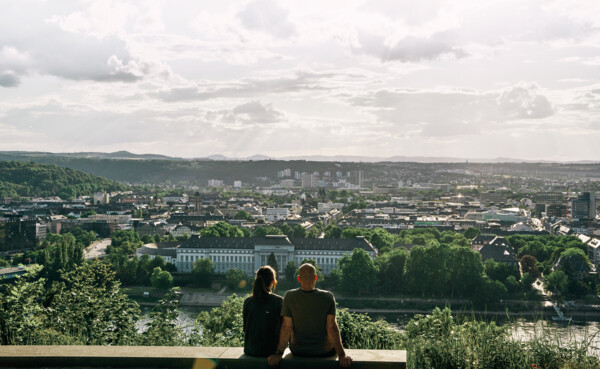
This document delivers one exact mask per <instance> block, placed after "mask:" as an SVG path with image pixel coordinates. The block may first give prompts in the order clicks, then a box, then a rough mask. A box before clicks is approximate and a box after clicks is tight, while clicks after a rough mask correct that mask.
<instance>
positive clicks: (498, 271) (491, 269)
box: [484, 259, 521, 283]
mask: <svg viewBox="0 0 600 369" xmlns="http://www.w3.org/2000/svg"><path fill="white" fill-rule="evenodd" d="M484 265H485V274H487V276H488V277H490V278H491V279H492V280H495V281H500V282H502V283H504V281H506V278H508V277H509V276H511V275H512V276H513V277H515V278H517V279H519V278H521V274H520V273H519V269H517V267H516V266H514V265H512V264H509V263H500V262H495V261H494V260H493V259H487V260H486V261H485V263H484Z"/></svg>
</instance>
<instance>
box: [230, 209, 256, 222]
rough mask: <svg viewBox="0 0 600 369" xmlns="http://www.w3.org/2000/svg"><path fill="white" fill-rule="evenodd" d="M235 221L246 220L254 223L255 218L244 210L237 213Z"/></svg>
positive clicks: (234, 217)
mask: <svg viewBox="0 0 600 369" xmlns="http://www.w3.org/2000/svg"><path fill="white" fill-rule="evenodd" d="M233 219H244V220H248V221H252V220H253V219H254V218H253V217H252V214H250V213H248V212H246V211H244V210H240V211H238V212H237V213H235V215H234V216H233Z"/></svg>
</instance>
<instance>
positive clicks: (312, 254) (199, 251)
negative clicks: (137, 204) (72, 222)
mask: <svg viewBox="0 0 600 369" xmlns="http://www.w3.org/2000/svg"><path fill="white" fill-rule="evenodd" d="M355 248H360V249H363V250H365V251H367V252H368V253H369V255H370V256H371V257H372V258H375V256H376V255H377V253H376V250H375V248H374V247H373V245H371V244H370V243H369V242H368V241H367V240H366V239H365V238H364V237H357V238H355V239H337V238H292V239H289V238H288V237H287V236H285V235H282V236H279V235H273V236H266V237H250V238H241V237H240V238H237V237H235V238H233V237H231V238H226V237H199V236H192V238H190V239H189V240H187V241H184V242H183V243H182V244H181V245H180V246H179V247H176V248H175V250H176V259H177V260H176V263H175V265H176V266H177V270H178V271H179V272H183V273H191V271H192V269H193V265H194V262H195V261H196V260H198V259H201V258H209V259H210V260H211V261H212V262H213V264H214V265H215V269H214V271H215V273H221V274H224V273H227V271H228V270H230V269H234V268H235V269H240V270H243V271H244V272H245V273H246V274H248V275H252V274H254V272H255V271H256V270H257V269H258V268H260V267H261V266H263V265H266V264H267V260H268V258H269V255H271V253H272V254H273V255H274V256H275V259H276V260H277V264H278V265H279V271H280V272H283V271H284V269H285V266H286V265H287V263H288V262H289V261H292V260H293V261H295V262H296V264H297V265H300V263H301V262H302V261H303V260H304V259H314V260H315V261H316V264H317V265H318V266H319V267H320V268H321V270H322V271H323V273H324V274H325V275H327V274H329V273H330V272H331V270H333V269H334V268H335V266H336V265H337V261H338V260H339V259H341V258H342V257H343V256H344V255H346V254H347V253H351V252H352V250H354V249H355ZM139 250H140V249H138V251H139Z"/></svg>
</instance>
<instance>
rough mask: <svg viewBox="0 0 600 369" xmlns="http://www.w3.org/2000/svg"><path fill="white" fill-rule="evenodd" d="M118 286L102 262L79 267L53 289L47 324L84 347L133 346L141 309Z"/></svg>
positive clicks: (66, 275)
mask: <svg viewBox="0 0 600 369" xmlns="http://www.w3.org/2000/svg"><path fill="white" fill-rule="evenodd" d="M120 286H121V283H120V282H119V281H118V279H117V278H116V275H115V273H114V272H113V271H112V270H110V268H109V267H108V265H107V264H105V263H102V262H100V261H93V262H91V263H84V264H82V265H81V266H78V267H77V268H76V269H75V270H73V271H71V272H68V273H66V274H64V276H63V278H62V280H61V281H60V282H58V283H55V284H54V285H53V286H52V291H51V292H50V294H49V296H50V298H49V301H48V306H49V308H50V311H52V314H49V315H48V319H49V323H48V325H49V326H51V327H53V329H55V330H56V331H58V332H64V333H68V334H71V335H74V336H76V337H80V338H81V339H84V340H85V342H84V344H101V345H123V344H132V343H133V342H134V341H135V339H136V336H137V328H136V323H137V321H138V319H139V314H140V309H139V306H138V304H137V303H135V302H133V301H131V300H130V299H129V298H128V297H127V295H126V294H125V293H124V292H123V291H122V290H121V287H120Z"/></svg>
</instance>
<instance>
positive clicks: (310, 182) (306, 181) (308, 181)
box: [302, 173, 315, 188]
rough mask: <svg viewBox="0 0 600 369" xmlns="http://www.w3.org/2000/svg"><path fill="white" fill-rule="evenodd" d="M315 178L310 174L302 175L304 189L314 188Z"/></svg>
mask: <svg viewBox="0 0 600 369" xmlns="http://www.w3.org/2000/svg"><path fill="white" fill-rule="evenodd" d="M314 187H315V176H314V175H313V174H309V173H303V174H302V188H314Z"/></svg>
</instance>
